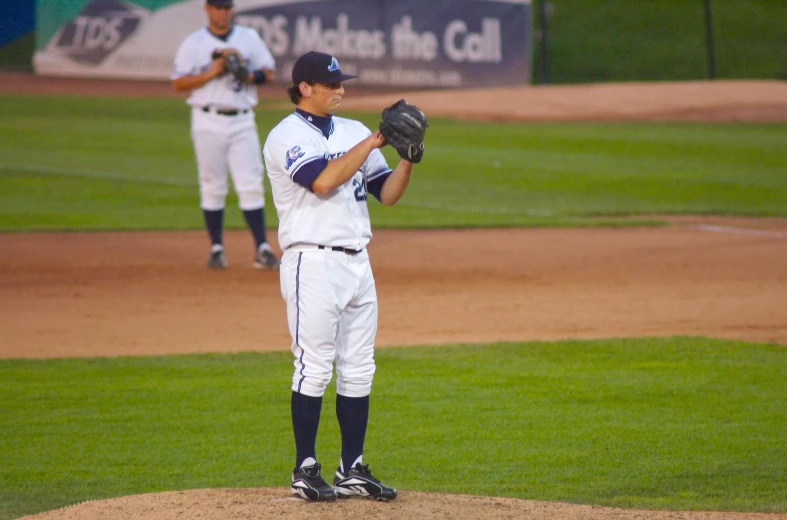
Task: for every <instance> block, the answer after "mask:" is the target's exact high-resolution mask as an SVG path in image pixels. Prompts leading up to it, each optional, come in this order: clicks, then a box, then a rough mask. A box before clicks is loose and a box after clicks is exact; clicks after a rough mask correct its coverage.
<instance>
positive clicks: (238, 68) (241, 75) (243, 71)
mask: <svg viewBox="0 0 787 520" xmlns="http://www.w3.org/2000/svg"><path fill="white" fill-rule="evenodd" d="M224 63H226V64H227V70H228V71H229V73H230V74H232V75H233V77H234V78H235V80H237V81H239V82H241V83H247V82H248V81H249V68H248V67H247V66H246V65H244V64H243V62H242V61H241V59H240V56H238V55H237V54H227V56H225V58H224Z"/></svg>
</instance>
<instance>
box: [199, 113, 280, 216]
mask: <svg viewBox="0 0 787 520" xmlns="http://www.w3.org/2000/svg"><path fill="white" fill-rule="evenodd" d="M191 140H192V142H193V143H194V153H195V155H196V157H197V170H198V172H199V186H200V207H201V208H202V209H206V210H209V211H217V210H220V209H224V204H225V200H226V197H227V193H228V192H229V186H228V183H227V167H229V172H230V173H231V174H232V181H233V184H234V186H235V193H237V194H238V205H239V206H240V209H241V210H243V211H248V210H255V209H260V208H262V207H264V206H265V198H264V196H265V192H264V188H263V184H262V176H263V174H264V173H265V169H264V166H263V164H262V152H261V149H260V138H259V135H258V134H257V123H256V121H255V119H254V111H253V110H249V111H248V112H247V113H245V114H238V115H235V116H226V115H221V114H216V113H214V112H203V111H202V109H200V108H193V109H192V111H191Z"/></svg>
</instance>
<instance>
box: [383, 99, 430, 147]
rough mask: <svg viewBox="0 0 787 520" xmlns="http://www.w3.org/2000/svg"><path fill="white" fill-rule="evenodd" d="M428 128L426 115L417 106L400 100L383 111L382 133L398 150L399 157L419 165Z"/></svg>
mask: <svg viewBox="0 0 787 520" xmlns="http://www.w3.org/2000/svg"><path fill="white" fill-rule="evenodd" d="M427 126H429V125H428V124H427V122H426V116H425V115H424V113H423V112H421V110H420V109H419V108H418V107H416V106H415V105H411V104H409V103H407V101H405V100H404V99H400V100H399V101H397V102H396V103H394V104H393V105H391V106H389V107H386V108H385V109H384V110H383V120H382V121H381V122H380V133H381V134H383V137H385V140H386V141H388V144H390V145H391V146H393V147H394V148H395V149H396V151H397V152H398V153H399V157H401V158H402V159H406V160H408V161H410V162H413V163H417V162H421V159H422V158H423V156H424V137H425V136H426V127H427Z"/></svg>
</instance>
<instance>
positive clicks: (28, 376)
mask: <svg viewBox="0 0 787 520" xmlns="http://www.w3.org/2000/svg"><path fill="white" fill-rule="evenodd" d="M376 357H377V362H378V366H379V370H378V375H377V376H376V378H375V390H374V392H373V394H372V410H371V414H372V420H371V425H370V431H369V434H368V437H367V450H366V455H367V460H368V461H369V462H370V463H371V464H372V467H373V468H375V467H376V468H377V471H378V473H379V474H380V475H381V476H382V477H384V479H385V480H387V481H390V482H392V483H395V484H396V485H397V486H398V487H400V488H402V489H408V490H422V491H442V492H451V493H467V494H482V495H495V496H507V497H518V498H529V499H539V500H559V501H568V502H577V503H590V504H603V505H609V506H618V507H633V508H654V509H686V510H730V511H765V512H786V511H787V491H785V490H786V489H787V487H786V486H785V483H787V465H786V464H784V461H785V460H787V458H786V457H787V435H785V431H787V407H785V397H784V396H785V395H787V350H785V349H784V348H783V347H780V346H776V345H751V344H746V343H738V342H730V341H714V340H705V339H696V338H665V339H658V340H656V339H639V340H638V339H627V340H614V341H594V342H579V341H575V342H560V343H525V344H498V345H477V346H468V345H465V346H447V347H422V348H406V349H383V350H380V351H378V352H377V356H376ZM291 366H292V364H291V360H290V354H289V353H268V354H252V353H249V354H236V355H198V356H168V357H142V358H132V357H129V358H105V359H63V360H48V361H40V360H36V361H34V360H3V361H0V380H2V381H3V385H2V386H0V402H3V403H4V404H3V412H2V414H0V428H2V431H3V435H2V436H1V437H0V451H2V454H3V459H4V460H3V464H2V465H1V466H0V483H1V484H2V485H0V518H2V519H9V518H14V517H16V516H21V515H24V514H30V513H35V512H38V511H42V510H47V509H52V508H55V507H61V506H65V505H67V504H71V503H75V502H78V501H83V500H88V499H96V498H106V497H113V496H121V495H128V494H135V493H144V492H155V491H161V490H170V489H192V488H202V487H260V486H276V487H286V486H287V485H288V478H289V472H290V471H291V465H292V463H293V462H292V458H293V456H294V455H293V448H292V444H293V442H292V439H291V435H292V434H291V426H290V418H289V395H290V390H289V379H290V370H291ZM326 395H327V397H326V398H325V400H324V406H323V416H322V417H323V420H322V423H321V425H320V435H319V439H318V456H321V457H322V458H323V462H324V464H325V465H326V467H330V466H331V464H334V463H336V462H337V461H338V453H339V444H338V438H339V435H338V429H337V426H336V420H335V418H334V415H335V412H334V396H335V394H333V393H331V392H329V393H328V394H326ZM510 475H517V478H515V479H512V478H510Z"/></svg>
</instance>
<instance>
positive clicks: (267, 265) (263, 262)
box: [254, 249, 279, 271]
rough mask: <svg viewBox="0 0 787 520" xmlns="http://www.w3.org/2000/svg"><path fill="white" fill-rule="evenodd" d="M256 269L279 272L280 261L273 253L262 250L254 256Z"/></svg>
mask: <svg viewBox="0 0 787 520" xmlns="http://www.w3.org/2000/svg"><path fill="white" fill-rule="evenodd" d="M254 268H255V269H268V270H270V271H278V270H279V259H278V258H276V255H275V254H273V251H269V250H267V249H260V250H259V251H257V253H256V254H255V255H254Z"/></svg>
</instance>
